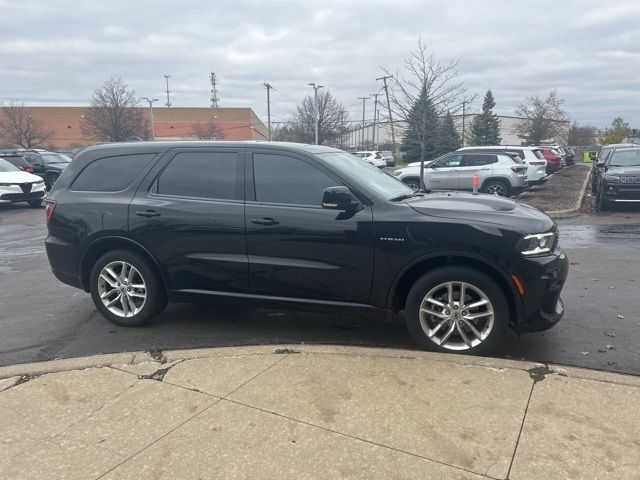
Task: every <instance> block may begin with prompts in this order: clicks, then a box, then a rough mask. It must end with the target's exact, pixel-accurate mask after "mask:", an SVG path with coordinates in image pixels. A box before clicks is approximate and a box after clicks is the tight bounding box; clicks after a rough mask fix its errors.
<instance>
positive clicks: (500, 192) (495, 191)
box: [487, 183, 507, 197]
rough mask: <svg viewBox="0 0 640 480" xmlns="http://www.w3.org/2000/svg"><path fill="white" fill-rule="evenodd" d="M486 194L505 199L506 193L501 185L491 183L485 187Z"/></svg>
mask: <svg viewBox="0 0 640 480" xmlns="http://www.w3.org/2000/svg"><path fill="white" fill-rule="evenodd" d="M487 193H489V194H491V195H497V196H499V197H505V196H506V195H507V191H506V189H505V188H504V185H502V184H501V183H492V184H491V185H489V186H488V187H487Z"/></svg>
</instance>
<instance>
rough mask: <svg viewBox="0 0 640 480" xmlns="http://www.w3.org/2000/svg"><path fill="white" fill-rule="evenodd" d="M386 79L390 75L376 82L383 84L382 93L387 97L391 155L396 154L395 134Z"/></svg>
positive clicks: (389, 76)
mask: <svg viewBox="0 0 640 480" xmlns="http://www.w3.org/2000/svg"><path fill="white" fill-rule="evenodd" d="M387 78H392V76H391V75H387V76H384V77H380V78H376V80H382V81H383V82H384V93H385V94H386V96H387V108H388V109H389V123H391V144H392V145H393V147H392V150H393V153H396V134H395V132H394V130H393V117H392V116H391V103H390V102H389V89H388V88H387Z"/></svg>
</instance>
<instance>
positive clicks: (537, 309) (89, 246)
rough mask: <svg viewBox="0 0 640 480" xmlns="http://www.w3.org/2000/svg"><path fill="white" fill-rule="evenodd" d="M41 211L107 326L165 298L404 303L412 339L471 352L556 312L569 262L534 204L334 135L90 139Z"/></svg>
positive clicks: (64, 276)
mask: <svg viewBox="0 0 640 480" xmlns="http://www.w3.org/2000/svg"><path fill="white" fill-rule="evenodd" d="M509 161H511V160H509ZM46 219H47V228H48V233H49V234H48V236H47V238H46V249H47V255H48V258H49V262H50V263H51V267H52V270H53V273H54V274H55V276H56V277H57V278H58V279H59V280H61V281H62V282H65V283H67V284H70V285H73V286H75V287H79V288H81V289H84V290H85V291H87V292H90V293H91V297H92V299H93V301H94V303H95V305H96V308H97V309H98V310H99V311H100V313H101V314H102V315H103V316H104V317H106V318H107V319H109V320H111V321H112V322H114V323H116V324H118V325H124V326H135V325H141V324H144V323H146V322H148V321H150V320H151V319H153V318H154V317H156V316H157V315H158V314H159V313H160V312H161V311H162V310H163V309H164V307H165V305H166V303H167V300H173V301H203V300H204V301H210V300H211V299H219V300H225V299H226V300H231V301H236V302H241V303H243V304H246V303H247V302H248V301H253V302H254V303H255V304H263V305H264V304H266V305H278V306H280V308H282V307H283V306H289V307H294V308H299V309H315V310H320V311H323V312H326V311H328V310H329V309H334V310H337V311H339V312H345V313H346V312H349V313H350V314H356V313H357V314H360V315H362V316H363V317H365V318H382V319H386V320H393V319H395V318H398V316H397V313H398V312H400V311H404V318H405V322H406V325H407V327H408V329H409V331H410V332H411V334H412V336H413V338H414V339H415V340H416V341H417V342H418V343H419V344H420V345H422V346H423V347H426V348H432V349H435V350H439V351H447V352H465V353H474V354H475V353H480V352H489V351H491V350H493V349H495V348H496V347H497V346H498V345H500V344H501V342H502V339H503V335H504V334H505V332H506V331H507V330H508V329H509V328H512V329H513V330H515V331H516V332H519V333H524V332H529V331H540V330H545V329H548V328H550V327H551V326H553V325H554V324H555V323H556V322H558V321H559V320H560V318H561V317H562V315H563V313H564V307H563V303H562V300H561V299H560V293H561V290H562V287H563V285H564V282H565V279H566V276H567V270H568V261H567V257H566V256H565V254H564V252H563V251H562V250H561V249H560V248H559V247H558V230H557V225H556V224H555V222H554V221H553V220H551V219H550V218H549V217H547V216H546V215H545V214H543V213H542V212H540V211H538V210H535V209H532V208H530V207H527V206H524V205H519V204H518V203H516V202H513V201H511V200H508V199H502V198H498V197H494V196H489V195H473V194H469V193H463V192H447V193H437V194H429V195H427V194H424V193H419V192H413V191H412V190H411V189H410V188H408V187H406V186H405V185H403V184H402V183H401V182H398V181H397V180H396V179H395V178H393V177H392V176H391V175H388V174H386V173H385V172H383V171H380V170H378V169H377V168H374V167H372V166H370V165H367V164H366V163H365V162H361V161H358V160H356V159H354V158H353V156H352V155H350V154H348V153H346V152H343V151H341V150H338V149H334V148H329V147H323V146H315V145H299V144H290V143H277V142H271V143H265V144H256V143H252V142H224V143H223V142H137V143H135V144H134V143H129V144H113V145H108V146H100V147H92V148H89V149H87V150H84V151H83V152H82V153H80V154H79V155H78V156H77V157H76V158H75V159H74V161H73V163H72V164H71V165H70V166H69V167H68V168H67V169H66V170H65V171H64V173H63V174H62V175H61V176H60V179H59V180H58V182H56V184H55V185H54V187H53V190H52V192H51V195H50V198H49V199H48V200H47V209H46Z"/></svg>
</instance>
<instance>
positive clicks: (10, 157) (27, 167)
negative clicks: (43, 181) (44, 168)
mask: <svg viewBox="0 0 640 480" xmlns="http://www.w3.org/2000/svg"><path fill="white" fill-rule="evenodd" d="M0 158H1V159H2V160H6V161H7V162H9V163H10V164H11V165H13V166H15V167H18V168H19V169H20V170H23V171H25V172H27V173H33V167H32V166H31V164H30V163H29V162H27V161H26V160H25V159H24V158H22V157H21V156H20V155H18V154H17V153H0Z"/></svg>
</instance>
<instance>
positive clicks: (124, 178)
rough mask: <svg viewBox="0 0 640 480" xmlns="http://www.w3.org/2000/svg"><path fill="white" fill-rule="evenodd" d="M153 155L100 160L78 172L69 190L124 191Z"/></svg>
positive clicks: (121, 156) (123, 156)
mask: <svg viewBox="0 0 640 480" xmlns="http://www.w3.org/2000/svg"><path fill="white" fill-rule="evenodd" d="M154 156H155V153H148V154H144V155H119V156H116V157H106V158H100V159H98V160H95V161H94V162H91V163H90V164H89V165H88V166H87V167H85V169H84V170H82V171H81V172H80V175H78V176H77V177H76V179H75V181H74V182H73V185H71V190H81V191H90V192H119V191H120V190H124V189H125V188H127V187H128V186H129V185H131V183H132V182H133V181H134V180H135V178H136V177H137V176H138V175H139V174H140V172H142V169H143V168H144V167H145V166H146V165H147V164H148V163H149V162H150V161H151V159H152V158H153V157H154Z"/></svg>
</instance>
